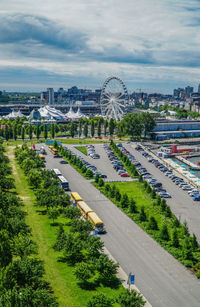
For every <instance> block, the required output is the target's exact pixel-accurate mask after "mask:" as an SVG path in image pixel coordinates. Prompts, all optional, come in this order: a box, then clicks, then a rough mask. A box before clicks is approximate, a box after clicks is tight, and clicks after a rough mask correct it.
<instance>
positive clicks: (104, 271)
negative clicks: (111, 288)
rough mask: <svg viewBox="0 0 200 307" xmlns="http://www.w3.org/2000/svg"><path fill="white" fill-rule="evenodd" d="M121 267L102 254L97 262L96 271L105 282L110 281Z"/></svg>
mask: <svg viewBox="0 0 200 307" xmlns="http://www.w3.org/2000/svg"><path fill="white" fill-rule="evenodd" d="M118 267H119V265H118V264H117V263H114V262H113V261H112V260H110V259H109V258H108V256H106V255H105V254H102V255H101V256H100V257H99V258H98V259H97V260H96V269H97V271H98V272H99V273H100V275H101V276H102V278H103V280H106V281H108V280H110V279H111V278H112V277H113V276H114V275H115V274H116V273H117V269H118Z"/></svg>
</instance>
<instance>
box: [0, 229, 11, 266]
mask: <svg viewBox="0 0 200 307" xmlns="http://www.w3.org/2000/svg"><path fill="white" fill-rule="evenodd" d="M9 239H10V238H9V235H8V232H7V231H6V230H1V231H0V267H4V266H7V265H8V264H9V263H10V262H11V260H12V252H11V247H10V241H9Z"/></svg>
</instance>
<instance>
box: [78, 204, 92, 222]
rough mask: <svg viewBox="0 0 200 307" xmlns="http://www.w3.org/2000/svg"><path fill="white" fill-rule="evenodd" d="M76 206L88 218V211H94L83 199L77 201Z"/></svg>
mask: <svg viewBox="0 0 200 307" xmlns="http://www.w3.org/2000/svg"><path fill="white" fill-rule="evenodd" d="M76 207H77V208H78V209H79V210H80V211H81V214H82V215H83V216H84V217H85V218H86V219H87V218H88V213H89V212H93V210H92V209H91V208H90V207H89V206H88V205H87V204H86V203H85V202H84V201H82V200H81V201H79V202H78V203H77V205H76Z"/></svg>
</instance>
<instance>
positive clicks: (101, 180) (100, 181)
mask: <svg viewBox="0 0 200 307" xmlns="http://www.w3.org/2000/svg"><path fill="white" fill-rule="evenodd" d="M98 185H99V187H103V186H104V181H103V179H102V178H100V179H99V182H98Z"/></svg>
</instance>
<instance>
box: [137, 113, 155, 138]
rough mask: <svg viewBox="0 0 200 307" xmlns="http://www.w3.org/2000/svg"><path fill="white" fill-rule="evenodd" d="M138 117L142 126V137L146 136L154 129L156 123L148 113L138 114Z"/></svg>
mask: <svg viewBox="0 0 200 307" xmlns="http://www.w3.org/2000/svg"><path fill="white" fill-rule="evenodd" d="M140 117H141V122H142V124H143V129H144V136H146V135H147V134H149V133H150V132H151V131H152V130H153V129H154V127H155V126H156V122H155V119H154V116H153V115H152V114H150V113H148V112H142V113H141V114H140Z"/></svg>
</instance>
